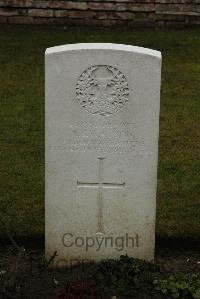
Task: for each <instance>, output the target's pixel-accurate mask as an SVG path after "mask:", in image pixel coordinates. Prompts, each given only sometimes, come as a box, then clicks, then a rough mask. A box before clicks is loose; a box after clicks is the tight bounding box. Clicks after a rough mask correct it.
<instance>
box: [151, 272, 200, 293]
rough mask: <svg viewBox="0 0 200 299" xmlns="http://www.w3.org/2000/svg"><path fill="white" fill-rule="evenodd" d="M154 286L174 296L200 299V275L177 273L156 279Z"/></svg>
mask: <svg viewBox="0 0 200 299" xmlns="http://www.w3.org/2000/svg"><path fill="white" fill-rule="evenodd" d="M154 286H155V288H156V289H157V290H158V291H161V292H162V293H163V294H168V295H170V296H171V297H172V298H181V299H184V298H185V299H188V298H193V299H200V276H199V275H194V274H193V275H189V274H176V275H174V276H170V277H169V278H167V279H156V280H154Z"/></svg>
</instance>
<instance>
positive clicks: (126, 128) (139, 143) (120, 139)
mask: <svg viewBox="0 0 200 299" xmlns="http://www.w3.org/2000/svg"><path fill="white" fill-rule="evenodd" d="M48 147H49V148H51V149H54V150H56V149H58V150H64V151H70V152H88V151H92V152H99V153H102V152H103V153H111V152H112V153H127V152H130V151H131V152H132V153H133V154H135V155H141V154H142V155H143V154H144V153H145V149H144V142H143V140H142V138H141V136H138V130H137V127H136V124H135V123H126V122H124V123H120V124H118V125H117V124H105V125H102V126H98V125H94V124H93V123H89V122H80V123H76V124H73V125H70V126H69V130H68V134H67V135H66V136H65V138H63V139H61V140H59V142H58V143H57V144H54V145H53V144H52V145H49V146H48Z"/></svg>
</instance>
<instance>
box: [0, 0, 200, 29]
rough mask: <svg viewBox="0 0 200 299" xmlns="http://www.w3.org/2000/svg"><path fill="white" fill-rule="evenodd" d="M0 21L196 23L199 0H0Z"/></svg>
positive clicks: (15, 22)
mask: <svg viewBox="0 0 200 299" xmlns="http://www.w3.org/2000/svg"><path fill="white" fill-rule="evenodd" d="M0 23H8V24H66V25H88V26H112V25H118V26H121V25H129V26H185V25H200V0H89V1H84V0H73V1H68V0H43V1H40V0H0Z"/></svg>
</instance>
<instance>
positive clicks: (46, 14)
mask: <svg viewBox="0 0 200 299" xmlns="http://www.w3.org/2000/svg"><path fill="white" fill-rule="evenodd" d="M28 15H29V16H32V17H43V18H51V17H53V16H54V11H53V10H52V9H35V8H31V9H29V10H28Z"/></svg>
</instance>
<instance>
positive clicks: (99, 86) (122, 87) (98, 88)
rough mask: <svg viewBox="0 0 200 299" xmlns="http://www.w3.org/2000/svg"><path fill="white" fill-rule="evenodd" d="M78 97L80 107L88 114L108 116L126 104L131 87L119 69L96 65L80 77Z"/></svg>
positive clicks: (77, 88)
mask: <svg viewBox="0 0 200 299" xmlns="http://www.w3.org/2000/svg"><path fill="white" fill-rule="evenodd" d="M76 95H77V99H78V101H79V103H80V105H81V106H82V107H83V108H84V109H86V110H87V111H88V112H90V113H92V114H97V115H103V116H108V115H111V114H113V113H115V112H117V111H119V110H120V109H121V108H122V107H123V106H124V105H125V104H126V102H127V101H128V95H129V87H128V82H127V80H126V77H125V75H124V74H123V73H122V72H121V71H120V70H118V69H117V68H115V67H112V66H109V65H95V66H91V67H89V68H88V69H86V70H85V71H84V72H83V73H82V74H81V76H80V77H79V79H78V82H77V85H76Z"/></svg>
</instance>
